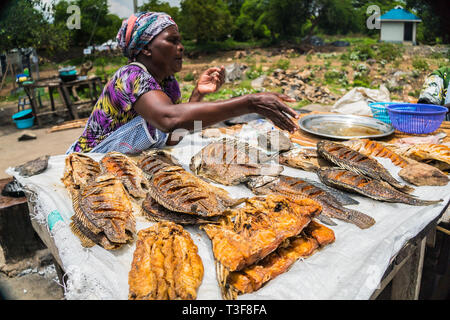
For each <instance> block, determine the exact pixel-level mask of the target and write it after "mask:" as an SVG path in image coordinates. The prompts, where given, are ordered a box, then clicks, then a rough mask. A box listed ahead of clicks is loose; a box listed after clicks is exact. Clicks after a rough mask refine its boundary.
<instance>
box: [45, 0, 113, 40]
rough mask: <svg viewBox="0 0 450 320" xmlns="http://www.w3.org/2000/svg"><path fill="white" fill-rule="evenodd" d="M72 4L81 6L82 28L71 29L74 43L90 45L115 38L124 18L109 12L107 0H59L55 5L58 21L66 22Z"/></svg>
mask: <svg viewBox="0 0 450 320" xmlns="http://www.w3.org/2000/svg"><path fill="white" fill-rule="evenodd" d="M70 5H77V6H78V7H79V8H80V12H81V17H80V29H72V30H69V34H70V40H71V44H72V45H76V46H83V47H84V46H88V45H91V44H100V43H103V42H105V41H107V40H109V39H114V38H115V37H116V35H117V32H118V31H119V29H120V26H121V25H122V19H120V18H119V17H118V16H117V15H115V14H111V13H108V1H107V0H74V1H70V2H69V1H66V0H61V1H59V2H58V3H57V4H56V5H55V7H54V12H53V14H54V19H55V22H56V23H64V24H65V23H66V21H67V19H68V18H69V16H70V15H71V13H67V8H68V7H69V6H70Z"/></svg>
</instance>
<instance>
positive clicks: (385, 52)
mask: <svg viewBox="0 0 450 320" xmlns="http://www.w3.org/2000/svg"><path fill="white" fill-rule="evenodd" d="M402 54H403V50H402V48H401V47H400V46H397V45H394V44H392V43H387V42H383V43H380V44H379V45H378V55H377V56H378V57H379V58H381V59H383V60H386V61H388V62H391V61H394V60H395V59H397V58H400V57H401V56H402Z"/></svg>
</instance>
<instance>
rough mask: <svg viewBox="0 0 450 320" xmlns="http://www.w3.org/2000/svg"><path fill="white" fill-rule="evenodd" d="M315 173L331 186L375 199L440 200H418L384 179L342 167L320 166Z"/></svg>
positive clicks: (417, 202) (422, 203)
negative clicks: (377, 178) (373, 177)
mask: <svg viewBox="0 0 450 320" xmlns="http://www.w3.org/2000/svg"><path fill="white" fill-rule="evenodd" d="M317 175H318V176H319V178H320V180H321V181H322V182H323V183H325V184H327V185H329V186H331V187H335V188H343V189H345V190H348V191H353V192H357V193H359V194H362V195H364V196H366V197H369V198H373V199H375V200H381V201H386V202H399V203H406V204H409V205H413V206H426V205H432V204H436V203H439V202H441V201H442V200H420V199H417V198H416V197H415V196H412V195H409V194H407V193H404V192H401V191H399V190H397V189H395V188H393V187H392V186H391V185H390V184H388V183H386V182H385V181H381V180H376V179H372V178H369V177H367V176H363V175H361V174H358V173H355V172H353V171H349V170H346V169H342V168H320V169H319V170H318V171H317Z"/></svg>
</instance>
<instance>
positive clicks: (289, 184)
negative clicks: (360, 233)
mask: <svg viewBox="0 0 450 320" xmlns="http://www.w3.org/2000/svg"><path fill="white" fill-rule="evenodd" d="M247 186H248V187H249V188H250V190H252V191H253V192H254V193H255V194H259V195H261V194H280V195H284V196H287V197H290V198H292V199H308V198H309V199H313V200H315V201H317V202H318V203H320V205H321V206H322V212H321V214H320V215H319V217H318V219H319V220H321V221H323V222H324V223H326V220H325V221H324V220H322V219H323V218H322V216H328V217H330V218H336V219H339V220H343V221H345V222H349V223H353V224H355V225H357V226H358V227H359V228H361V229H366V228H369V227H370V226H372V225H373V224H374V223H375V220H374V219H373V218H372V217H370V216H368V215H366V214H364V213H362V212H359V211H356V210H353V209H349V208H345V207H344V206H343V205H342V203H341V202H340V201H339V200H338V199H336V198H335V197H334V196H333V195H332V194H331V193H329V192H327V191H326V190H324V189H321V188H319V187H317V185H314V184H312V183H310V182H308V181H306V180H303V179H301V178H297V177H289V176H285V175H280V176H278V177H256V178H252V179H251V180H250V181H249V182H248V183H247Z"/></svg>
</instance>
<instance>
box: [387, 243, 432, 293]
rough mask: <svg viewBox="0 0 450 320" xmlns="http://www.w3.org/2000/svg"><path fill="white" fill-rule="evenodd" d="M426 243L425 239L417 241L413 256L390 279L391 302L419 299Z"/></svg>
mask: <svg viewBox="0 0 450 320" xmlns="http://www.w3.org/2000/svg"><path fill="white" fill-rule="evenodd" d="M426 242H427V238H426V237H424V238H423V239H422V240H420V241H419V243H418V244H417V246H416V249H415V250H414V252H413V254H412V255H411V256H410V257H409V259H408V260H407V262H406V263H405V264H404V265H403V267H402V268H401V269H400V270H399V272H398V273H397V274H396V276H395V277H394V279H392V292H391V299H392V300H418V299H419V292H420V282H421V280H422V269H423V259H424V257H425V247H426Z"/></svg>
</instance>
